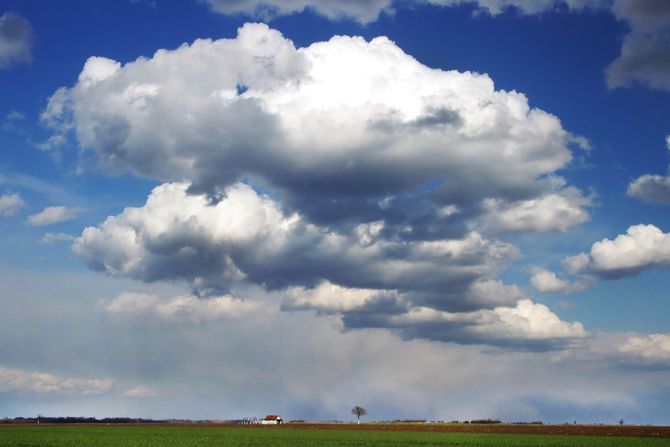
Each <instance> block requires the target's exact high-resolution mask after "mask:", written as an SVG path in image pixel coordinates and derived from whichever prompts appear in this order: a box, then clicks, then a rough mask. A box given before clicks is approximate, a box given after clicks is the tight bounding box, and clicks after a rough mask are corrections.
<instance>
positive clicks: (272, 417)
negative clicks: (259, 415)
mask: <svg viewBox="0 0 670 447" xmlns="http://www.w3.org/2000/svg"><path fill="white" fill-rule="evenodd" d="M282 421H283V419H282V418H281V416H279V415H277V414H268V415H267V416H265V418H264V419H263V420H262V421H261V424H263V425H278V424H281V423H282Z"/></svg>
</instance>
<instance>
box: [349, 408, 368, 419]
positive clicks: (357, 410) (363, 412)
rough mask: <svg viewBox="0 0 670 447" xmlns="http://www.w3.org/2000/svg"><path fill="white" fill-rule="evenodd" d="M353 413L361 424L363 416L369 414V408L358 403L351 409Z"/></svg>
mask: <svg viewBox="0 0 670 447" xmlns="http://www.w3.org/2000/svg"><path fill="white" fill-rule="evenodd" d="M351 413H352V414H355V415H356V420H357V421H358V423H359V424H360V423H361V416H365V415H366V414H368V410H366V409H365V408H363V407H359V406H358V405H356V406H355V407H354V408H352V409H351Z"/></svg>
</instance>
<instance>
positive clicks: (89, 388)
mask: <svg viewBox="0 0 670 447" xmlns="http://www.w3.org/2000/svg"><path fill="white" fill-rule="evenodd" d="M113 386H114V381H113V380H110V379H82V378H77V377H69V378H63V377H58V376H55V375H53V374H49V373H45V372H27V371H24V370H20V369H11V368H4V367H0V393H8V392H19V393H38V394H51V393H67V394H80V395H98V394H102V393H106V392H108V391H110V390H111V389H112V387H113Z"/></svg>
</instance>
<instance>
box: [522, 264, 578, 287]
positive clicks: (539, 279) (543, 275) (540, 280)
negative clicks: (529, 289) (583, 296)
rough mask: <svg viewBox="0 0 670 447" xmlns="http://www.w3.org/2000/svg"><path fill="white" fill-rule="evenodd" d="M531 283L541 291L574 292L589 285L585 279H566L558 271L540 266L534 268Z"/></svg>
mask: <svg viewBox="0 0 670 447" xmlns="http://www.w3.org/2000/svg"><path fill="white" fill-rule="evenodd" d="M530 283H531V285H532V286H533V287H534V288H535V290H537V291H538V292H540V293H574V292H580V291H582V290H584V289H585V288H586V287H587V286H588V285H587V281H586V280H584V279H582V280H580V281H577V282H570V281H566V280H564V279H561V278H559V277H558V276H556V273H554V272H551V271H549V270H546V269H543V268H539V267H536V268H534V269H533V275H532V276H531V278H530Z"/></svg>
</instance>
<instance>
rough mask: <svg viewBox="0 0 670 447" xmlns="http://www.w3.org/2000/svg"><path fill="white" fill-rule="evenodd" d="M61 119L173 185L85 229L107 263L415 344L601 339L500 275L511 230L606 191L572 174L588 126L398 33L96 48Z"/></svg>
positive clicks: (266, 31) (565, 218)
mask: <svg viewBox="0 0 670 447" xmlns="http://www.w3.org/2000/svg"><path fill="white" fill-rule="evenodd" d="M41 118H42V121H43V122H44V123H46V124H47V125H49V126H51V127H52V128H53V129H54V130H55V131H56V134H64V133H67V132H70V131H73V132H74V133H75V135H76V138H77V140H78V141H79V143H80V145H81V147H82V148H83V150H87V151H93V152H94V153H95V154H96V155H97V157H98V159H99V161H100V166H101V167H102V169H103V170H105V171H108V172H113V173H119V172H127V171H129V172H132V173H135V174H137V175H142V176H148V177H152V178H155V179H158V180H161V181H167V182H166V183H164V184H162V185H161V186H158V187H157V188H155V189H154V190H153V191H152V193H151V194H150V196H149V198H148V200H147V202H146V204H145V205H144V206H143V207H140V208H127V209H126V210H124V211H123V212H122V213H120V214H119V215H117V216H111V217H109V218H108V219H107V220H106V221H105V222H104V223H102V224H101V225H100V226H98V227H90V228H87V229H85V230H84V232H83V234H82V235H81V237H80V238H79V239H77V240H76V241H75V243H74V250H75V252H76V253H77V254H78V255H79V256H81V257H82V258H83V259H84V260H85V261H86V262H87V263H88V264H89V265H90V266H91V267H92V268H94V269H96V270H100V271H104V272H106V273H108V274H110V275H114V276H119V277H130V278H134V279H137V280H141V281H145V282H153V281H162V280H166V281H171V280H182V281H185V282H186V283H188V284H189V285H190V286H191V287H192V288H193V289H194V291H195V293H196V294H198V295H199V296H202V297H207V296H221V294H228V293H231V290H232V289H233V288H235V287H236V286H239V285H245V286H246V285H254V286H261V287H263V288H265V289H266V290H269V291H279V292H280V293H284V294H285V295H286V297H288V298H291V297H292V298H291V299H288V298H287V300H286V301H285V302H284V306H283V308H284V310H298V309H313V310H315V311H317V312H322V313H336V314H338V315H341V316H342V321H343V323H344V325H345V327H348V328H354V327H387V328H390V329H392V330H395V331H398V332H400V333H402V334H403V335H404V336H406V337H422V338H429V339H435V340H452V341H459V342H462V343H485V344H494V345H498V346H502V345H505V346H518V347H523V346H524V342H523V340H526V342H527V343H526V344H529V345H530V344H532V345H533V346H534V347H535V346H544V347H546V348H552V347H556V346H559V345H561V343H557V342H556V339H561V340H563V341H564V343H562V345H565V344H567V343H568V342H569V340H571V339H575V338H580V337H583V335H584V333H583V330H582V329H580V327H577V326H570V325H569V324H567V323H563V322H560V320H559V324H558V325H555V324H554V322H553V320H552V318H556V319H557V317H556V316H555V315H554V314H552V313H551V312H549V310H548V309H546V308H541V307H537V305H535V304H533V303H532V302H530V301H528V300H527V297H525V296H524V295H523V294H522V293H521V292H520V291H519V289H518V288H516V287H515V286H512V285H507V284H504V283H502V282H501V281H499V280H498V279H497V276H498V275H499V273H500V272H501V271H502V269H503V268H504V262H505V261H506V260H509V259H512V258H515V257H518V256H519V251H518V250H517V249H516V247H515V246H514V245H512V244H511V243H509V242H508V241H506V235H508V234H512V233H518V232H544V231H551V230H559V231H565V230H567V229H569V228H570V227H572V226H574V225H577V224H579V223H581V222H584V221H585V220H586V219H588V213H587V212H586V210H585V207H586V206H588V205H589V203H590V202H589V199H588V198H585V197H584V196H583V195H582V194H581V192H580V191H579V190H578V189H576V188H574V187H572V186H569V185H567V184H566V182H565V180H563V179H562V178H561V177H559V176H558V175H557V174H556V171H557V170H558V169H560V168H562V167H564V166H566V164H567V163H569V161H570V160H571V151H570V149H569V148H568V146H569V144H570V143H571V142H572V141H574V138H573V136H571V135H570V134H569V133H568V132H567V131H566V130H564V129H563V128H562V126H561V124H560V121H559V120H558V119H557V118H556V117H555V116H552V115H550V114H549V113H547V112H544V111H542V110H539V109H532V108H530V107H529V106H528V101H527V99H526V97H525V96H524V95H523V94H521V93H518V92H515V91H511V92H507V91H501V90H496V89H495V88H494V84H493V81H492V80H491V79H490V78H489V77H488V76H486V75H481V74H476V73H470V72H466V73H459V72H456V71H442V70H436V69H431V68H429V67H426V66H424V65H422V64H420V63H419V62H417V61H416V60H415V59H413V58H412V57H411V56H409V55H407V54H405V53H404V52H403V51H402V50H401V49H400V48H398V47H397V46H396V45H395V44H394V43H393V42H391V41H390V40H388V39H387V38H384V37H379V38H376V39H373V40H372V41H370V42H367V41H365V40H363V39H362V38H358V37H345V36H338V37H334V38H332V39H331V40H329V41H327V42H318V43H314V44H312V45H311V46H309V47H307V48H300V49H296V48H295V47H294V45H293V43H292V42H291V41H289V40H287V39H285V38H284V37H283V36H282V35H281V34H280V33H279V32H277V31H275V30H272V29H270V28H269V27H268V26H266V25H261V24H247V25H245V26H243V27H242V28H240V30H239V33H238V36H237V37H236V38H234V39H222V40H217V41H211V40H198V41H196V42H194V43H193V44H191V45H183V46H182V47H180V48H178V49H176V50H173V51H167V50H160V51H158V52H156V54H155V55H154V56H153V57H152V58H149V59H144V58H141V59H138V60H136V61H134V62H131V63H127V64H125V65H122V64H121V63H119V62H116V61H112V60H110V59H105V58H102V57H92V58H90V59H89V60H88V61H87V62H86V64H85V66H84V69H83V70H82V72H81V74H80V75H79V79H78V82H77V83H76V85H75V86H73V87H70V88H61V89H59V90H58V91H57V92H55V93H54V95H53V96H52V98H51V100H50V101H49V104H48V106H47V108H46V109H45V111H44V112H43V114H42V117H41ZM328 287H333V288H335V289H332V290H337V291H340V292H342V293H337V294H334V296H331V297H327V296H326V295H327V293H326V291H327V290H330V289H328ZM368 295H370V296H368ZM144 301H146V300H144ZM359 301H360V303H359ZM319 303H321V304H319ZM356 303H358V304H356ZM145 307H146V306H145ZM149 307H150V308H151V309H158V308H159V307H160V306H159V304H156V303H153V304H151V306H149ZM543 309H544V310H543ZM544 311H546V312H548V314H547V315H551V316H552V318H545V316H546V315H544V314H543V312H544ZM152 312H154V311H153V310H152ZM426 312H428V313H431V315H433V316H434V318H433V320H431V321H430V322H428V323H426V321H424V320H421V321H419V320H416V318H415V316H416V315H418V314H421V315H424V314H425V313H426ZM510 312H512V314H510ZM154 313H155V312H154ZM504 315H516V316H515V317H514V318H513V320H514V321H515V322H519V321H521V323H519V324H516V323H514V324H511V323H509V321H511V320H510V319H509V318H507V317H504V318H503V316H504ZM538 315H540V316H542V318H539V319H537V318H535V317H536V316H538ZM543 315H544V316H543ZM506 318H507V319H506ZM519 318H521V320H519ZM524 318H525V319H524ZM563 324H566V325H567V326H565V328H568V329H567V330H564V329H565V328H564V326H562V325H563ZM540 326H546V328H545V329H546V330H545V329H542V330H540V331H537V330H535V329H534V328H536V327H540ZM419 328H420V329H419ZM547 328H548V329H547ZM496 340H498V341H496Z"/></svg>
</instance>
